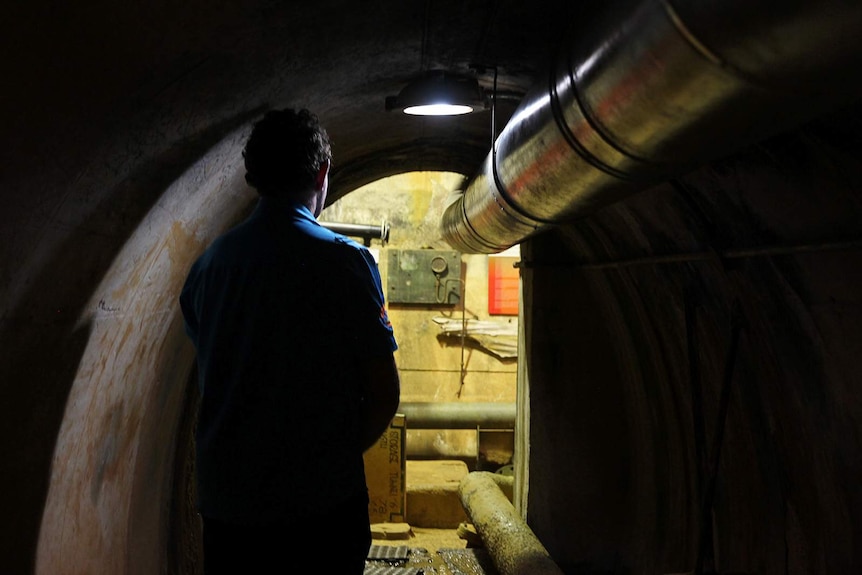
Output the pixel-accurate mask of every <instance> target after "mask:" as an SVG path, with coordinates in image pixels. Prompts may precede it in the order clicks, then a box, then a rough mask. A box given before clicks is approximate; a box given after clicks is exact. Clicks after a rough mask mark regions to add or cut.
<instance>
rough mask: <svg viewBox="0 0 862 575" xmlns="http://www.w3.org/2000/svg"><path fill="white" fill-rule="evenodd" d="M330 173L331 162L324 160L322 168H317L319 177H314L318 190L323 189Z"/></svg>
mask: <svg viewBox="0 0 862 575" xmlns="http://www.w3.org/2000/svg"><path fill="white" fill-rule="evenodd" d="M327 175H329V162H323V163H322V164H321V165H320V169H319V170H317V177H315V178H314V187H315V189H317V190H322V189H323V184H324V182H326V176H327Z"/></svg>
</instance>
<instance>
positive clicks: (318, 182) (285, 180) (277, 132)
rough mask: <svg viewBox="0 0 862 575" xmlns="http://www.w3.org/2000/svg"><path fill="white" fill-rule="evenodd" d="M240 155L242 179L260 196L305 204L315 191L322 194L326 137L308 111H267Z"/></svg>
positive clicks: (326, 167) (329, 153) (327, 162)
mask: <svg viewBox="0 0 862 575" xmlns="http://www.w3.org/2000/svg"><path fill="white" fill-rule="evenodd" d="M242 156H243V158H244V159H245V169H246V174H245V179H246V181H247V182H248V183H249V185H251V186H252V187H254V188H255V189H257V191H258V193H260V195H262V196H274V197H292V198H296V199H297V200H299V201H303V202H305V201H306V200H308V199H310V197H311V196H313V195H316V194H315V192H319V191H321V190H322V191H323V192H324V193H325V192H326V187H327V186H328V173H329V165H330V163H331V161H332V149H331V145H330V141H329V135H328V134H327V133H326V130H325V129H324V128H323V127H322V126H321V125H320V122H319V121H318V119H317V116H316V115H314V114H312V113H311V112H309V111H308V110H305V109H302V110H292V109H285V110H273V111H271V112H267V114H266V115H265V116H264V117H263V119H261V120H260V121H259V122H257V123H256V124H255V125H254V129H253V130H252V132H251V136H250V137H249V139H248V142H247V143H246V145H245V149H244V150H243V152H242ZM320 203H321V204H322V200H321V202H320ZM321 208H322V206H321ZM315 215H317V214H315Z"/></svg>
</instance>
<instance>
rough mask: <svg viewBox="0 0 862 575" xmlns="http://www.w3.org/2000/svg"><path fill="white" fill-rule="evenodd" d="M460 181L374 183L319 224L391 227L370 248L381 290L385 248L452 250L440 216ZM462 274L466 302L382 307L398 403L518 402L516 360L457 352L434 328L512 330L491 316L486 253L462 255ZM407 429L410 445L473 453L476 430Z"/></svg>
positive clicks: (439, 176)
mask: <svg viewBox="0 0 862 575" xmlns="http://www.w3.org/2000/svg"><path fill="white" fill-rule="evenodd" d="M463 179H464V178H463V176H462V175H460V174H453V173H440V172H414V173H410V174H402V175H399V176H393V177H390V178H386V179H383V180H379V181H377V182H374V183H371V184H369V185H367V186H364V187H363V188H360V189H358V190H356V191H354V192H351V193H350V194H348V195H346V196H345V197H343V198H341V199H340V200H338V201H337V202H335V203H334V204H333V205H331V206H329V207H328V208H327V209H326V210H324V211H323V213H322V214H321V216H320V221H322V222H340V223H352V224H364V225H375V226H376V225H380V224H381V223H382V222H383V221H386V222H388V223H389V225H390V237H389V242H388V243H387V244H386V245H382V242H381V241H380V240H372V242H371V246H370V247H371V249H372V250H373V251H375V253H376V254H377V256H378V262H379V264H380V272H381V276H382V278H383V284H384V292H386V289H387V287H386V286H387V280H388V269H387V263H388V257H387V256H388V254H387V251H388V250H393V249H425V248H430V249H438V250H451V249H452V247H451V246H449V245H448V244H447V243H446V242H444V241H443V240H442V239H441V237H440V229H439V226H440V218H441V215H442V213H443V209H444V207H445V206H446V204H447V200H448V199H449V198H450V197H451V194H452V193H453V190H457V189H458V188H459V187H460V186H461V185H462V182H463ZM461 272H462V278H463V279H464V286H465V287H464V289H465V293H464V292H462V294H461V295H462V298H463V299H462V302H461V303H463V304H464V305H461V303H459V304H456V305H455V306H453V307H437V306H432V305H429V306H423V305H416V304H410V305H404V304H396V303H391V302H387V307H388V309H389V315H390V319H391V320H392V325H393V328H394V329H395V335H396V338H397V340H398V345H399V350H398V351H397V352H396V360H397V362H398V367H399V372H400V374H401V384H402V393H401V400H402V401H403V402H508V403H512V402H514V401H515V384H516V371H517V359H516V358H511V359H503V358H500V357H497V356H495V355H494V354H493V353H490V352H488V351H487V350H484V349H482V348H481V347H477V346H476V345H475V344H473V345H471V344H470V342H469V341H468V342H466V343H467V345H466V346H465V347H464V349H463V351H462V346H461V341H460V338H459V337H448V338H443V339H441V338H440V337H438V336H440V334H441V331H442V330H441V328H440V326H439V325H438V324H436V323H434V321H433V318H435V317H450V318H452V319H456V320H459V321H460V320H462V318H464V317H466V318H468V319H470V318H472V319H479V320H492V321H495V322H501V323H514V324H515V325H517V321H518V318H517V316H490V315H489V314H488V256H485V255H475V254H462V255H461ZM462 314H463V315H462ZM462 368H463V373H464V376H463V378H462ZM407 428H408V439H407V441H408V445H409V444H410V442H411V441H424V442H431V443H434V444H435V445H440V453H441V456H445V455H446V454H451V453H453V452H464V451H468V452H469V451H471V450H473V451H474V450H475V441H476V438H475V435H476V433H475V431H472V432H471V431H463V430H461V431H452V432H446V431H440V430H434V431H430V430H425V431H422V432H418V431H417V430H415V429H413V428H411V427H410V422H409V421H408V422H407ZM420 435H421V436H423V437H420ZM429 435H431V436H432V437H431V438H430V439H429V438H428V436H429Z"/></svg>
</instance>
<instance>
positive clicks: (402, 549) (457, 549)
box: [364, 527, 498, 575]
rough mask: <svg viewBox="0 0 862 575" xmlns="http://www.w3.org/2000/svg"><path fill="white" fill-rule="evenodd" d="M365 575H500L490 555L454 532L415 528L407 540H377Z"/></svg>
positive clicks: (366, 566)
mask: <svg viewBox="0 0 862 575" xmlns="http://www.w3.org/2000/svg"><path fill="white" fill-rule="evenodd" d="M368 555H369V558H368V560H367V561H366V563H365V573H364V575H498V572H497V570H496V569H495V568H494V564H493V562H492V560H491V557H490V555H489V554H488V551H487V550H486V549H485V548H483V547H481V546H476V547H468V544H467V541H466V540H464V539H461V538H460V537H459V535H458V534H457V531H456V530H454V529H424V528H415V527H414V528H413V529H412V530H411V536H410V538H409V539H405V540H374V541H372V545H371V549H370V550H369V554H368Z"/></svg>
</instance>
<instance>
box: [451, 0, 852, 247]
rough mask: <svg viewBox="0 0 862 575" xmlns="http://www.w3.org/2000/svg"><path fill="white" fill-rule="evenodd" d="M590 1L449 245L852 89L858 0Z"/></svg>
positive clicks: (646, 176)
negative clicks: (593, 8)
mask: <svg viewBox="0 0 862 575" xmlns="http://www.w3.org/2000/svg"><path fill="white" fill-rule="evenodd" d="M599 5H600V6H602V8H601V11H602V12H601V13H600V14H597V15H595V17H594V16H593V15H590V17H584V18H581V19H580V20H579V24H580V26H577V27H575V29H573V30H572V33H571V34H570V38H571V41H570V42H568V43H567V44H566V45H564V46H563V47H562V49H561V54H560V55H559V57H558V62H557V64H556V65H555V69H554V70H552V71H551V74H550V77H549V82H548V83H547V84H546V85H544V86H538V87H536V88H534V89H533V90H532V91H531V92H530V93H528V94H527V96H525V98H524V100H523V101H522V103H521V104H520V105H519V107H518V109H517V110H516V111H515V113H514V114H513V116H512V118H511V119H510V121H509V123H508V124H507V125H506V126H505V127H504V128H503V130H502V131H501V132H500V135H499V137H498V138H497V139H496V141H495V143H494V146H493V149H492V151H491V153H489V155H488V156H487V158H486V160H485V162H484V164H483V166H482V167H481V169H480V171H479V173H478V174H477V175H475V176H474V177H473V178H471V180H470V182H469V183H468V185H467V187H466V189H465V190H464V191H463V193H460V194H458V195H457V196H456V198H455V200H454V201H453V202H452V203H451V204H450V205H449V206H448V207H447V209H446V211H445V213H444V215H443V221H442V224H441V228H442V234H443V238H444V239H445V240H446V241H447V242H448V243H449V244H450V245H451V246H452V247H454V248H455V249H458V250H460V251H462V252H466V253H496V252H500V251H503V250H505V249H506V248H509V247H511V246H513V245H515V244H517V243H520V242H521V241H523V240H524V239H526V238H527V237H529V236H531V235H534V234H536V233H538V232H540V231H542V230H544V229H546V228H548V227H550V226H553V225H554V224H558V223H563V222H565V221H570V220H572V219H575V218H578V217H583V216H586V215H589V214H590V213H592V212H594V211H595V210H597V209H599V208H602V207H605V206H607V205H609V204H611V203H613V202H616V201H618V200H621V199H623V198H625V197H627V196H629V195H631V194H633V193H635V192H637V191H640V190H643V189H645V188H647V187H649V186H651V185H654V184H655V183H657V182H660V181H663V180H666V179H669V178H671V177H673V176H676V175H679V174H681V173H684V172H685V171H687V170H689V169H692V168H693V167H696V166H698V165H702V164H704V163H706V162H708V161H710V160H713V159H716V158H718V157H720V156H722V155H725V154H727V153H730V152H732V151H734V150H736V149H738V148H740V147H742V146H745V145H748V144H751V143H754V142H757V141H760V140H762V139H763V138H765V137H767V136H770V135H774V134H777V133H779V132H781V131H784V130H787V129H790V128H793V127H796V126H798V125H800V124H801V123H803V122H805V121H808V120H811V119H813V118H815V117H817V116H819V115H821V114H823V113H825V112H829V111H833V110H835V109H837V107H838V106H842V105H845V104H848V103H850V102H852V101H853V100H854V99H857V98H859V97H860V96H862V74H859V73H858V71H859V70H860V69H862V34H860V30H862V2H858V1H855V2H854V1H849V0H782V1H780V2H778V1H775V0H762V1H759V2H749V1H747V0H726V1H719V2H716V1H714V0H663V1H662V0H649V1H648V0H640V1H637V0H622V1H617V2H607V3H600V4H599Z"/></svg>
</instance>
